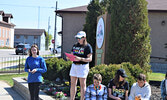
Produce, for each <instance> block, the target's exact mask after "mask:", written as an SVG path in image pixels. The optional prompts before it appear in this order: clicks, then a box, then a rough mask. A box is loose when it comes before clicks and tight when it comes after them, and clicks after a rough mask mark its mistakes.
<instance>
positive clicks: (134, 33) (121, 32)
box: [107, 0, 151, 71]
mask: <svg viewBox="0 0 167 100" xmlns="http://www.w3.org/2000/svg"><path fill="white" fill-rule="evenodd" d="M108 10H109V12H110V13H111V33H110V36H109V38H110V43H109V51H108V55H109V56H108V58H107V59H108V62H110V63H115V64H120V63H122V62H131V63H132V64H139V65H140V66H141V67H142V68H143V69H145V70H146V71H148V70H149V69H150V66H149V62H150V53H151V45H150V27H149V24H148V10H147V2H146V0H111V3H110V7H109V9H108Z"/></svg>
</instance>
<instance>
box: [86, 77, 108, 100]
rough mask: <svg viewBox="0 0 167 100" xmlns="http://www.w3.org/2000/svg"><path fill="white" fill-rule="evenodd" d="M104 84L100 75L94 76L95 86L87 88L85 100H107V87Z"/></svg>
mask: <svg viewBox="0 0 167 100" xmlns="http://www.w3.org/2000/svg"><path fill="white" fill-rule="evenodd" d="M101 82H102V76H101V75H100V74H94V76H93V84H91V85H89V86H88V87H87V88H86V93H85V100H107V87H106V86H105V85H103V84H101Z"/></svg>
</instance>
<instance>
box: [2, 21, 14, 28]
mask: <svg viewBox="0 0 167 100" xmlns="http://www.w3.org/2000/svg"><path fill="white" fill-rule="evenodd" d="M0 24H4V25H9V26H13V27H14V26H16V25H15V24H13V23H7V22H5V21H0Z"/></svg>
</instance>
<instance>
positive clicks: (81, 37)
mask: <svg viewBox="0 0 167 100" xmlns="http://www.w3.org/2000/svg"><path fill="white" fill-rule="evenodd" d="M82 38H84V37H80V38H79V37H76V39H82Z"/></svg>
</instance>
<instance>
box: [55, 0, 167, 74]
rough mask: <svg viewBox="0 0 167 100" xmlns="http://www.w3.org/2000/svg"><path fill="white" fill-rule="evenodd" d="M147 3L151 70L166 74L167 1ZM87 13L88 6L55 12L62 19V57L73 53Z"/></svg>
mask: <svg viewBox="0 0 167 100" xmlns="http://www.w3.org/2000/svg"><path fill="white" fill-rule="evenodd" d="M146 1H147V2H148V7H147V9H148V19H149V25H150V27H151V34H150V39H151V46H152V51H151V57H150V58H151V59H150V64H151V68H152V70H153V71H154V72H164V73H166V72H167V61H166V59H167V48H165V44H166V43H167V0H146ZM87 11H88V10H87V5H86V6H80V7H74V8H67V9H62V10H57V11H55V12H56V13H57V15H58V16H60V17H61V18H62V31H61V34H62V57H64V54H63V53H64V52H71V47H72V45H73V44H74V43H75V42H76V40H75V39H74V36H75V34H76V33H77V32H78V31H80V30H83V25H84V24H85V18H86V12H87ZM87 34H91V33H87ZM69 41H70V42H69Z"/></svg>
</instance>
